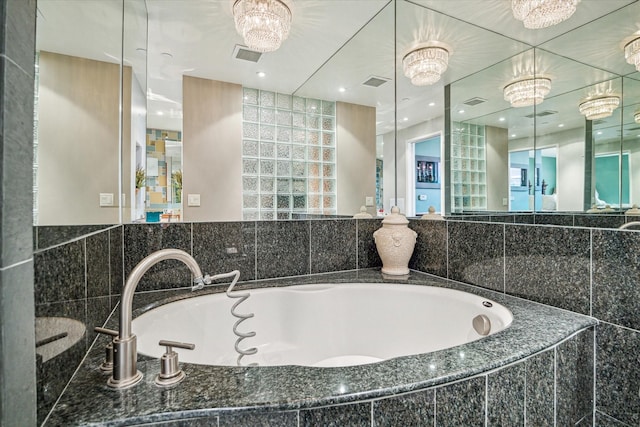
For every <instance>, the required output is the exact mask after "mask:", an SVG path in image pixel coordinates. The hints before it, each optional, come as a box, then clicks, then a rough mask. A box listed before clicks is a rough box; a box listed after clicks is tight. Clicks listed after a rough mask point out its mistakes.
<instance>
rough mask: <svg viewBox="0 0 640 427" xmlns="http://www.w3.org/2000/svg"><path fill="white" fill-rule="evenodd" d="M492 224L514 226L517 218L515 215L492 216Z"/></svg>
mask: <svg viewBox="0 0 640 427" xmlns="http://www.w3.org/2000/svg"><path fill="white" fill-rule="evenodd" d="M490 221H491V222H500V223H506V224H513V223H514V222H515V216H514V215H508V214H507V215H496V214H494V215H491V219H490Z"/></svg>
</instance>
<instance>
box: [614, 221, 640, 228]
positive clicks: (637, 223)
mask: <svg viewBox="0 0 640 427" xmlns="http://www.w3.org/2000/svg"><path fill="white" fill-rule="evenodd" d="M638 226H640V221H631V222H626V223H624V224H622V225H621V226H620V227H618V229H619V230H626V229H627V228H635V227H638Z"/></svg>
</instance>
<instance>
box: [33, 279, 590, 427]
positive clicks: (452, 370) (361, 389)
mask: <svg viewBox="0 0 640 427" xmlns="http://www.w3.org/2000/svg"><path fill="white" fill-rule="evenodd" d="M349 282H386V283H394V282H395V283H410V284H416V285H430V286H440V287H448V288H454V289H459V290H463V291H467V292H470V293H473V294H477V295H481V296H483V297H485V298H488V299H492V300H494V301H497V302H500V303H502V304H504V305H505V306H506V307H507V308H509V309H510V310H511V312H512V313H513V316H514V320H513V323H512V324H511V326H510V327H509V328H507V329H505V330H503V331H501V332H498V333H496V334H494V335H490V336H488V337H486V338H483V339H481V340H478V341H474V342H471V343H468V344H464V345H462V346H458V347H454V348H450V349H445V350H441V351H436V352H433V353H427V354H421V355H413V356H404V357H399V358H395V359H391V360H386V361H383V362H379V363H373V364H368V365H361V366H348V367H337V368H315V367H304V366H273V367H228V366H203V365H195V364H188V363H182V364H181V365H182V368H183V370H184V371H185V373H186V375H187V376H186V379H185V380H184V381H183V382H182V383H180V384H178V385H177V386H175V387H173V388H169V389H162V388H158V387H157V386H156V385H155V384H154V378H155V376H156V374H157V373H158V372H159V370H160V364H159V362H158V360H156V359H150V358H146V357H139V358H138V370H140V371H141V372H142V373H143V374H144V378H143V380H142V382H141V383H140V384H138V385H136V386H134V387H132V388H130V389H127V390H121V391H117V390H113V389H110V388H109V387H107V385H106V381H107V378H108V374H105V373H102V372H101V371H100V370H99V369H98V367H99V365H100V363H101V362H102V359H103V357H104V345H105V344H106V343H107V342H108V341H107V338H106V337H99V338H98V339H97V341H96V342H95V343H94V345H93V347H92V349H91V350H90V351H89V353H88V355H87V357H86V358H85V360H84V362H83V363H82V365H81V366H80V368H79V369H78V371H77V372H76V374H75V375H74V377H73V378H72V380H71V382H70V383H69V386H68V387H67V389H66V390H65V392H64V393H63V395H62V396H61V397H60V400H59V401H58V403H57V404H56V406H55V407H54V409H53V411H52V412H51V414H50V415H49V417H48V419H47V421H46V423H45V424H46V425H106V426H111V425H113V426H115V425H127V424H143V423H154V422H158V421H161V420H173V419H180V418H192V417H202V416H210V415H214V414H216V413H222V412H227V411H236V412H237V411H244V410H289V409H291V410H294V409H301V408H313V407H319V406H326V405H331V404H338V403H347V402H355V401H361V400H366V399H375V398H379V397H385V396H391V395H394V394H398V393H404V392H409V391H414V390H419V389H423V388H427V387H431V386H434V385H439V384H444V383H448V382H451V381H455V380H459V379H461V378H466V377H469V376H473V375H477V374H479V373H482V372H486V371H489V370H492V369H496V368H498V367H500V366H503V365H506V364H509V363H512V362H514V361H517V360H520V359H523V358H526V357H528V356H531V355H533V354H536V353H538V352H540V351H543V350H544V349H547V348H549V347H551V346H553V345H555V344H557V343H559V342H561V341H562V340H564V339H565V338H567V337H569V336H571V335H572V334H574V333H576V332H577V331H580V330H582V329H584V328H587V327H590V326H593V325H595V324H596V323H597V320H596V319H594V318H591V317H588V316H583V315H580V314H576V313H573V312H569V311H565V310H561V309H556V308H553V307H550V306H546V305H542V304H538V303H534V302H530V301H526V300H523V299H519V298H514V297H511V296H508V295H504V294H501V293H497V292H493V291H490V290H486V289H483V288H478V287H474V286H470V285H465V284H462V283H457V282H453V281H448V280H445V279H441V278H437V277H435V276H430V275H427V274H423V273H419V272H411V274H410V276H409V277H408V278H407V279H406V280H397V279H386V278H383V277H382V274H381V273H380V271H379V269H367V270H357V271H350V272H340V273H329V274H319V275H310V276H301V277H296V278H287V279H275V280H264V281H253V282H246V283H239V284H238V286H237V289H242V288H256V287H270V286H287V285H293V284H310V283H349ZM225 289H226V286H218V287H217V288H216V287H215V286H213V287H211V288H209V289H208V290H204V291H200V292H198V293H191V291H190V290H186V289H178V290H171V291H162V292H147V293H139V294H136V296H135V298H134V304H135V306H136V307H137V308H136V310H135V312H134V317H135V316H137V315H139V314H141V313H142V312H144V311H146V310H148V309H150V308H153V307H154V306H157V305H159V304H161V303H164V302H166V301H167V298H168V299H169V300H176V299H181V298H187V297H191V296H195V295H200V294H202V293H205V292H222V291H224V290H225ZM107 327H111V328H113V329H117V315H113V316H112V318H111V319H109V321H108V322H107Z"/></svg>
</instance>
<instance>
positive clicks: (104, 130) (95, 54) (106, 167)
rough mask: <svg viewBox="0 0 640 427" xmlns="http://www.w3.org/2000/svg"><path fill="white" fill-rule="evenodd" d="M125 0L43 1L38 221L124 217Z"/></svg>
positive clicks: (40, 6)
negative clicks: (122, 89) (121, 167)
mask: <svg viewBox="0 0 640 427" xmlns="http://www.w3.org/2000/svg"><path fill="white" fill-rule="evenodd" d="M121 49H122V2H121V1H118V0H113V1H102V2H77V1H53V0H40V1H38V21H37V36H36V52H37V62H36V63H37V78H36V82H37V84H36V106H37V108H36V123H35V124H36V125H35V135H36V137H35V140H36V143H35V156H34V158H35V159H36V161H35V168H36V170H35V171H34V173H35V174H36V179H35V184H34V187H35V188H34V222H35V224H37V225H59V224H107V223H117V222H119V209H118V207H119V205H120V203H118V199H119V198H118V195H119V193H120V191H119V189H118V188H119V180H118V171H119V160H120V156H119V153H120V148H119V121H120V117H119V105H120V57H121V54H120V53H121Z"/></svg>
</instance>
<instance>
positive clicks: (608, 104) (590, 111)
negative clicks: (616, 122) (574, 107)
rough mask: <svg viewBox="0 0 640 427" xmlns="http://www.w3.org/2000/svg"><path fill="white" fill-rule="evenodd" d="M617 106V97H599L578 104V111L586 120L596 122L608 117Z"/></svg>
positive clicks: (618, 99)
mask: <svg viewBox="0 0 640 427" xmlns="http://www.w3.org/2000/svg"><path fill="white" fill-rule="evenodd" d="M619 104H620V98H618V97H617V96H600V97H598V98H588V99H586V100H585V101H583V102H581V103H580V105H579V106H578V109H579V110H580V114H582V115H584V116H585V117H586V118H587V120H597V119H604V118H605V117H609V116H610V115H611V114H613V110H615V109H616V108H618V105H619Z"/></svg>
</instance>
